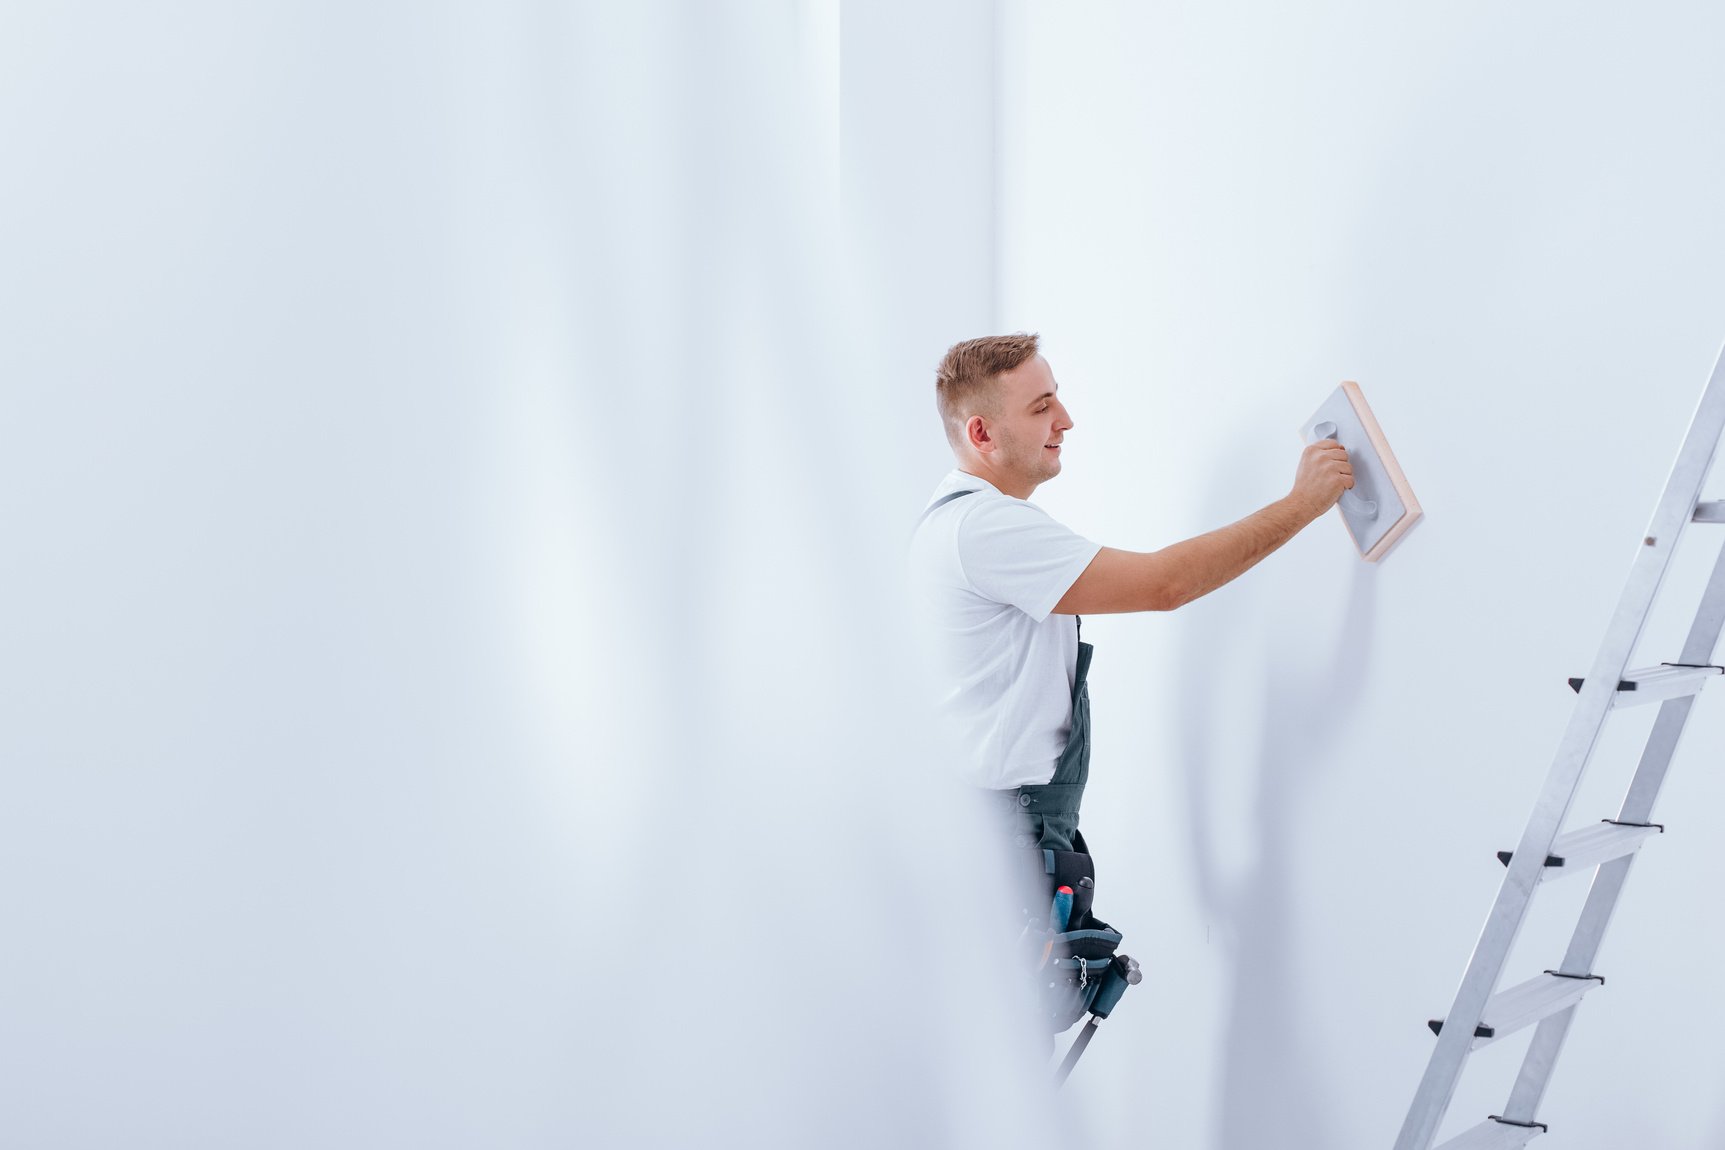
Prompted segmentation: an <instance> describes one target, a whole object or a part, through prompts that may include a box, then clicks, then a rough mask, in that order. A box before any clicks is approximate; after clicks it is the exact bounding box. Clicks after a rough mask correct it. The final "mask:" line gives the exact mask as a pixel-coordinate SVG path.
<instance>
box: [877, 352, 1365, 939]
mask: <svg viewBox="0 0 1725 1150" xmlns="http://www.w3.org/2000/svg"><path fill="white" fill-rule="evenodd" d="M935 393H936V399H937V401H938V406H939V409H940V416H941V420H942V422H943V423H944V424H945V426H946V435H947V439H948V440H949V441H950V442H951V444H952V451H953V455H954V457H955V459H956V460H957V464H958V466H957V468H956V469H955V470H954V471H952V472H951V473H950V474H949V475H947V477H946V478H945V479H944V480H942V481H941V483H940V486H939V487H937V488H936V489H935V492H934V495H933V497H932V498H931V499H930V501H929V505H928V507H927V509H926V510H925V511H924V513H923V517H922V519H921V520H920V521H919V522H918V524H917V530H916V534H915V536H914V537H913V539H912V542H911V563H912V570H913V572H914V575H915V578H916V581H917V583H918V585H919V588H920V590H921V591H922V593H923V594H924V595H925V596H926V598H927V601H928V606H929V608H930V609H931V612H932V616H933V624H934V627H935V629H936V631H937V632H938V634H937V638H938V639H939V640H940V645H941V647H942V648H943V650H944V654H945V657H946V660H947V662H946V666H945V667H944V669H943V674H944V676H945V678H944V681H945V682H946V683H948V684H950V694H949V695H948V697H947V698H946V699H945V701H944V705H945V710H946V712H947V714H948V717H949V718H950V719H951V720H952V721H953V722H954V723H955V724H956V728H957V729H956V733H957V735H958V737H959V739H960V740H961V745H962V746H964V747H965V748H966V749H967V751H968V762H967V763H965V764H964V768H965V773H966V775H967V776H968V778H969V780H970V781H971V782H973V783H975V784H977V785H978V786H980V787H983V788H986V789H988V790H989V791H991V792H994V794H995V796H996V798H997V802H998V804H999V806H1000V807H1001V808H1002V813H1003V816H1004V817H1006V818H1007V819H1008V820H1010V823H1011V824H1012V825H1013V827H1014V832H1015V839H1016V842H1017V844H1018V845H1019V846H1023V847H1032V848H1038V849H1040V850H1042V851H1056V852H1074V851H1076V852H1080V853H1087V852H1085V847H1084V842H1083V838H1082V836H1081V835H1079V834H1078V813H1079V804H1080V801H1081V799H1082V797H1083V793H1084V783H1085V780H1086V779H1087V777H1088V774H1089V763H1090V721H1089V718H1090V714H1089V712H1090V708H1089V694H1088V691H1087V690H1086V687H1085V680H1086V676H1087V674H1088V671H1089V665H1090V654H1091V646H1090V644H1088V643H1081V642H1080V628H1081V627H1082V620H1081V619H1080V618H1077V617H1078V616H1082V615H1099V614H1108V613H1114V612H1122V611H1171V610H1173V609H1174V608H1176V607H1179V606H1181V605H1183V604H1186V603H1190V602H1191V601H1192V600H1194V599H1197V598H1199V597H1200V596H1203V595H1207V594H1209V593H1210V592H1211V591H1214V590H1215V589H1216V588H1218V587H1220V586H1222V585H1223V584H1225V583H1227V582H1229V581H1230V580H1232V579H1234V578H1236V577H1237V576H1239V575H1240V574H1242V573H1243V572H1245V571H1246V570H1248V569H1249V568H1251V567H1252V566H1253V565H1254V564H1256V563H1257V562H1258V561H1259V560H1260V559H1263V558H1264V557H1265V556H1266V555H1268V554H1270V552H1272V551H1274V550H1276V548H1278V547H1280V546H1281V545H1282V544H1284V543H1286V542H1287V541H1288V540H1289V539H1292V538H1293V537H1294V536H1295V535H1296V534H1298V533H1299V531H1300V530H1301V529H1302V528H1304V527H1305V526H1306V525H1307V524H1308V523H1311V522H1312V521H1313V520H1314V519H1316V518H1318V517H1319V516H1320V515H1322V514H1323V513H1324V512H1325V511H1327V510H1328V509H1329V508H1330V507H1331V506H1332V505H1334V504H1335V502H1336V500H1337V499H1339V498H1340V497H1341V494H1342V491H1343V490H1344V489H1345V488H1349V487H1352V486H1353V485H1354V480H1353V469H1352V468H1351V467H1350V466H1349V463H1348V457H1347V453H1346V452H1345V451H1343V450H1342V448H1341V447H1340V446H1339V445H1338V444H1337V443H1336V442H1335V441H1334V440H1324V441H1322V442H1319V443H1314V444H1312V445H1311V446H1309V447H1307V448H1306V449H1305V452H1304V453H1303V454H1302V455H1301V457H1300V461H1299V465H1298V468H1297V469H1296V472H1295V476H1294V485H1293V490H1292V491H1290V492H1289V494H1288V495H1286V496H1285V497H1283V498H1281V499H1278V500H1276V501H1275V502H1274V503H1271V504H1270V505H1269V506H1267V507H1265V508H1263V509H1262V510H1260V511H1258V512H1256V513H1254V514H1252V515H1249V516H1247V517H1246V518H1245V519H1242V520H1240V521H1239V522H1238V523H1234V524H1231V525H1230V526H1227V527H1223V528H1221V529H1219V530H1216V531H1212V532H1210V533H1209V534H1207V535H1200V536H1198V537H1197V538H1195V539H1188V540H1186V541H1185V542H1182V543H1176V544H1174V545H1173V546H1170V547H1165V548H1163V549H1162V550H1160V551H1150V552H1137V551H1125V550H1117V549H1115V548H1112V547H1102V546H1099V545H1098V544H1095V543H1092V542H1090V541H1089V540H1087V539H1085V538H1083V537H1082V536H1080V535H1077V534H1076V533H1074V532H1072V531H1070V530H1068V529H1067V528H1065V527H1063V526H1061V525H1060V524H1059V523H1057V522H1055V520H1054V519H1053V518H1052V517H1050V516H1049V515H1048V513H1047V512H1045V511H1043V510H1041V509H1040V508H1038V507H1037V506H1036V505H1035V504H1033V503H1030V502H1028V500H1029V499H1030V496H1031V495H1032V494H1033V493H1034V492H1035V491H1036V489H1037V487H1038V486H1040V485H1041V484H1043V483H1045V482H1047V481H1048V480H1050V479H1052V478H1054V477H1055V476H1056V475H1058V474H1060V450H1061V446H1062V444H1063V442H1064V440H1065V437H1066V433H1067V432H1068V431H1070V430H1072V418H1071V416H1070V415H1069V414H1068V413H1067V411H1066V407H1065V405H1064V404H1062V403H1061V402H1060V397H1059V386H1058V385H1057V384H1056V382H1055V379H1054V373H1053V371H1051V370H1050V368H1049V366H1048V361H1047V360H1046V359H1044V358H1043V357H1042V356H1041V355H1040V354H1038V350H1037V337H1036V336H1035V335H1028V334H1024V333H1019V334H1017V335H1006V336H991V337H987V338H984V339H972V340H966V341H964V342H963V343H959V344H955V345H954V346H953V347H952V349H951V350H949V351H948V352H947V353H946V356H945V358H944V359H942V360H941V364H940V368H939V371H938V373H937V375H936V378H935ZM1069 618H1070V619H1072V620H1073V621H1072V622H1070V623H1068V622H1067V621H1066V620H1067V619H1069ZM1049 857H1050V859H1052V858H1053V857H1054V856H1052V855H1051V856H1049ZM1085 863H1086V866H1087V864H1088V860H1087V859H1086V860H1085ZM1052 865H1053V864H1052V862H1051V863H1050V873H1052ZM1083 893H1084V892H1080V894H1081V895H1082V894H1083ZM1085 903H1086V905H1087V904H1088V900H1085ZM1074 921H1076V917H1075V918H1074Z"/></svg>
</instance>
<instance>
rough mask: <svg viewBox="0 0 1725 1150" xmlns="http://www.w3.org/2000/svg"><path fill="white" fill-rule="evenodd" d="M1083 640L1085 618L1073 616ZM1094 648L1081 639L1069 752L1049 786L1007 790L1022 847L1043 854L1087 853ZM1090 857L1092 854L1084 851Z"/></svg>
mask: <svg viewBox="0 0 1725 1150" xmlns="http://www.w3.org/2000/svg"><path fill="white" fill-rule="evenodd" d="M1073 619H1074V621H1075V625H1076V626H1077V628H1078V633H1079V635H1080V636H1082V635H1083V634H1084V620H1083V619H1081V618H1079V617H1078V616H1076V615H1075V616H1073ZM1095 649H1096V648H1095V647H1094V646H1093V645H1092V644H1090V643H1086V642H1085V641H1084V640H1083V639H1082V638H1080V639H1079V641H1078V668H1077V671H1076V673H1075V674H1074V675H1073V677H1072V730H1071V732H1070V733H1069V734H1068V735H1067V736H1066V749H1065V750H1064V751H1062V752H1061V753H1060V761H1059V762H1058V763H1057V764H1055V767H1054V777H1053V778H1051V779H1049V780H1048V781H1047V782H1046V783H1041V784H1037V785H1029V786H1022V787H1019V788H1018V789H1017V790H1016V791H1004V792H1002V793H1003V794H1005V795H1006V796H1008V798H1009V799H1010V801H1011V806H1010V807H1009V808H1008V809H1009V810H1012V811H1013V813H1014V814H1016V815H1017V818H1018V827H1017V831H1018V837H1017V839H1016V840H1015V841H1016V842H1017V843H1018V845H1019V846H1021V847H1040V848H1041V849H1043V850H1055V851H1083V850H1084V836H1083V835H1081V834H1079V833H1078V808H1079V806H1080V805H1081V804H1082V803H1083V801H1084V784H1085V783H1086V782H1087V781H1088V780H1089V778H1090V684H1089V681H1088V680H1089V677H1090V656H1091V654H1092V653H1093V652H1094V651H1095ZM1085 853H1088V852H1085Z"/></svg>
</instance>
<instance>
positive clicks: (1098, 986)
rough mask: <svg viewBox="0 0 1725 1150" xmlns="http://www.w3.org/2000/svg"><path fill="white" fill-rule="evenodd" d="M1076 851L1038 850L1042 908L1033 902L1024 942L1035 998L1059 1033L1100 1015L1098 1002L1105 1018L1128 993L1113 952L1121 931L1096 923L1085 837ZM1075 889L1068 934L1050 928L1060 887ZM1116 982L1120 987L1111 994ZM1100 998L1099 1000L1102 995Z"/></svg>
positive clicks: (1092, 875)
mask: <svg viewBox="0 0 1725 1150" xmlns="http://www.w3.org/2000/svg"><path fill="white" fill-rule="evenodd" d="M1073 846H1075V847H1077V848H1078V849H1077V850H1071V851H1056V850H1037V851H1034V852H1029V853H1032V854H1033V855H1035V856H1037V861H1039V862H1040V863H1041V865H1040V866H1038V867H1035V868H1034V869H1035V870H1036V871H1039V872H1040V873H1039V874H1038V875H1035V876H1033V877H1034V879H1035V885H1034V886H1033V887H1032V889H1033V890H1035V891H1037V892H1038V893H1039V894H1041V895H1042V898H1041V899H1040V907H1038V906H1037V903H1036V902H1035V901H1033V903H1032V907H1031V909H1029V910H1028V911H1027V912H1026V913H1027V914H1028V915H1029V916H1031V921H1030V924H1029V926H1030V929H1028V930H1027V931H1026V932H1025V937H1026V939H1027V940H1029V942H1030V943H1031V945H1030V946H1029V947H1028V948H1027V949H1028V951H1029V953H1028V954H1027V958H1029V959H1030V960H1031V965H1033V966H1034V968H1035V972H1034V973H1035V978H1036V983H1037V999H1038V1002H1039V1004H1040V1007H1041V1011H1042V1015H1043V1018H1044V1019H1045V1021H1046V1022H1047V1024H1048V1026H1049V1032H1050V1033H1052V1034H1059V1033H1060V1032H1061V1031H1063V1030H1066V1029H1067V1028H1068V1027H1070V1026H1071V1025H1072V1024H1073V1023H1075V1022H1077V1021H1078V1020H1079V1019H1081V1018H1083V1017H1084V1016H1085V1014H1087V1013H1090V1012H1092V1011H1096V1008H1097V1005H1098V1003H1099V1001H1100V1002H1101V1004H1102V1009H1101V1010H1099V1011H1096V1012H1097V1013H1099V1014H1101V1015H1102V1016H1103V1017H1107V1013H1108V1011H1109V1010H1110V1009H1112V1007H1113V1004H1114V1002H1115V1001H1118V999H1119V997H1120V992H1121V991H1123V990H1124V988H1125V982H1124V974H1125V971H1123V970H1116V969H1115V967H1116V966H1117V963H1116V961H1115V951H1116V950H1118V949H1119V946H1120V942H1121V935H1120V932H1119V931H1117V930H1115V929H1114V928H1113V927H1111V926H1109V925H1108V924H1107V923H1105V922H1103V921H1102V920H1101V919H1099V918H1097V917H1096V915H1095V914H1094V913H1093V910H1092V904H1093V902H1094V900H1095V894H1096V870H1095V863H1094V862H1093V861H1092V859H1091V857H1090V852H1089V851H1087V850H1085V849H1084V848H1085V843H1084V837H1083V836H1082V835H1079V834H1074V836H1073ZM1063 886H1065V887H1070V888H1072V914H1071V917H1070V919H1069V920H1068V922H1067V929H1066V930H1065V931H1063V932H1060V933H1058V934H1057V933H1055V932H1053V931H1052V930H1051V929H1050V928H1049V923H1048V907H1049V905H1050V903H1052V902H1053V899H1054V892H1055V891H1056V890H1057V889H1059V888H1060V887H1063ZM1116 981H1118V982H1119V984H1120V988H1119V989H1118V990H1115V989H1113V988H1112V987H1113V983H1114V982H1116ZM1099 995H1100V996H1101V998H1100V1000H1099V997H1098V996H1099Z"/></svg>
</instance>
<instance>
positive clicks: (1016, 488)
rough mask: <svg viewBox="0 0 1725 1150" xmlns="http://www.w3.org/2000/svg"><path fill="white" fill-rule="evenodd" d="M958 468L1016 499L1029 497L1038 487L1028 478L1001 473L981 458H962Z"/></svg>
mask: <svg viewBox="0 0 1725 1150" xmlns="http://www.w3.org/2000/svg"><path fill="white" fill-rule="evenodd" d="M958 469H959V470H960V471H962V472H964V473H965V474H966V475H974V476H976V478H978V479H981V480H985V481H986V482H987V483H989V484H990V485H991V486H992V487H993V488H994V489H995V490H996V491H998V492H1000V493H1001V494H1002V495H1010V496H1012V497H1013V498H1014V499H1029V498H1030V497H1031V495H1032V494H1034V493H1035V491H1036V488H1037V485H1036V484H1034V483H1030V482H1027V481H1026V480H1023V479H1014V478H1013V477H1011V476H1006V475H1001V474H999V473H998V472H996V471H995V470H994V469H993V468H991V467H989V466H988V465H987V464H986V463H984V462H982V461H981V460H979V459H966V460H961V461H960V462H959V465H958Z"/></svg>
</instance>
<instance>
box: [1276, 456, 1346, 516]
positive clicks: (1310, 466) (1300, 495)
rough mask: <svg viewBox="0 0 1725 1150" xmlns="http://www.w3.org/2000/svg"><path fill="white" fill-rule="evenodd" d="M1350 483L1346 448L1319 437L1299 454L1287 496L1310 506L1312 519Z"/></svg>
mask: <svg viewBox="0 0 1725 1150" xmlns="http://www.w3.org/2000/svg"><path fill="white" fill-rule="evenodd" d="M1353 485H1354V465H1353V464H1352V463H1350V462H1349V461H1348V453H1347V451H1346V450H1344V449H1343V447H1342V445H1341V444H1339V443H1337V442H1336V441H1335V440H1333V439H1320V440H1318V442H1316V443H1313V444H1309V445H1308V446H1307V447H1306V450H1305V451H1304V452H1303V453H1302V454H1301V456H1300V467H1299V470H1297V471H1296V472H1294V489H1293V490H1292V491H1290V492H1289V493H1288V498H1289V499H1291V500H1293V501H1294V502H1296V503H1298V504H1300V505H1301V506H1303V507H1308V508H1310V510H1311V518H1313V519H1316V518H1317V517H1318V516H1320V515H1322V514H1323V513H1324V512H1326V511H1328V510H1329V509H1330V508H1332V507H1334V506H1335V505H1336V500H1338V499H1340V498H1341V497H1342V492H1343V491H1346V490H1347V489H1348V488H1350V487H1352V486H1353Z"/></svg>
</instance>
